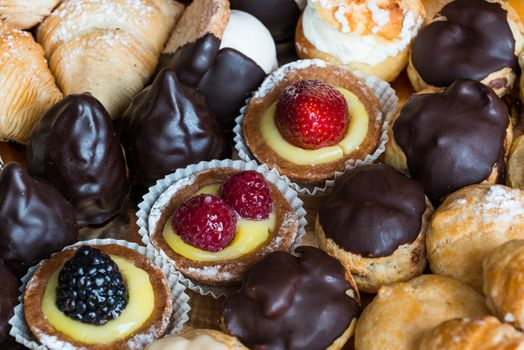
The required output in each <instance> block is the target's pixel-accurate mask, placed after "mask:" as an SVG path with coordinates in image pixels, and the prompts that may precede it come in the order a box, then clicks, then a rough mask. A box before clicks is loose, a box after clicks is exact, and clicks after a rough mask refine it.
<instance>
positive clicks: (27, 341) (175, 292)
mask: <svg viewBox="0 0 524 350" xmlns="http://www.w3.org/2000/svg"><path fill="white" fill-rule="evenodd" d="M108 244H117V245H120V246H123V247H126V248H129V249H132V250H134V251H136V252H138V253H140V254H142V255H144V256H145V257H147V258H148V259H149V260H151V261H152V262H153V263H154V264H155V265H156V266H157V267H158V268H160V270H162V272H163V273H164V275H165V276H166V278H167V284H168V285H169V287H170V289H171V297H172V300H173V313H172V314H171V319H170V324H169V326H168V327H167V330H166V335H167V334H169V335H174V334H175V333H177V332H179V331H180V330H181V329H182V327H183V326H184V324H185V323H186V322H187V321H188V320H189V311H190V309H191V308H190V307H189V296H188V295H187V294H186V293H185V289H186V288H185V286H184V285H183V284H181V283H180V279H181V277H182V276H181V274H180V273H179V272H178V271H176V270H175V269H174V268H173V266H172V265H171V263H170V262H169V261H168V260H167V259H166V257H165V256H163V255H162V254H159V253H158V252H157V251H156V250H155V249H153V248H152V247H144V246H141V245H138V244H136V243H131V242H127V241H122V240H115V239H92V240H88V241H81V242H78V243H75V244H72V245H70V246H67V247H65V248H64V249H63V250H66V249H68V248H71V247H75V246H79V245H108ZM44 262H45V261H42V262H40V263H39V264H38V265H36V266H33V267H31V268H30V269H29V270H28V271H27V274H26V275H25V276H24V277H22V286H21V287H20V292H21V293H20V296H19V298H18V299H19V302H20V303H19V304H18V305H17V306H16V307H15V312H14V315H13V317H12V318H11V319H10V320H9V324H10V325H11V331H10V333H9V334H10V335H11V336H12V337H13V338H15V340H16V341H17V342H18V343H20V344H22V345H24V346H25V347H27V348H29V349H33V350H37V349H38V350H48V349H49V348H48V347H46V346H44V345H42V344H40V343H39V342H38V340H37V339H36V338H35V337H34V336H33V334H32V333H31V331H30V330H29V327H28V325H27V323H26V321H25V314H24V307H23V304H22V301H23V295H24V291H25V288H26V286H27V283H28V282H29V280H30V279H31V277H32V276H33V274H34V273H35V271H36V269H37V268H38V267H39V266H41V265H42V264H43V263H44ZM147 340H148V341H149V339H147ZM150 340H151V341H153V340H154V339H150ZM59 348H60V349H64V350H69V349H70V350H73V349H77V347H75V346H64V345H63V344H61V345H60V346H59Z"/></svg>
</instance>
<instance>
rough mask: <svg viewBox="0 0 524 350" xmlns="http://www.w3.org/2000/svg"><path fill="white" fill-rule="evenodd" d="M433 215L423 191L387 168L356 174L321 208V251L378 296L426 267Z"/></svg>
mask: <svg viewBox="0 0 524 350" xmlns="http://www.w3.org/2000/svg"><path fill="white" fill-rule="evenodd" d="M432 212H433V210H432V206H431V203H430V202H429V200H427V199H426V197H425V196H424V189H423V188H422V186H421V185H420V184H419V183H418V182H416V181H414V180H411V179H408V178H407V177H405V176H404V175H402V174H401V173H399V172H397V171H396V170H395V169H393V168H392V167H390V166H387V165H366V166H362V167H359V168H356V169H354V170H352V171H350V172H348V173H346V174H345V175H343V176H342V177H340V178H339V179H338V180H337V183H336V185H335V187H334V188H333V192H332V193H331V194H330V195H329V196H328V198H327V199H326V200H325V201H324V202H323V203H321V204H320V208H319V212H318V216H317V221H316V226H315V232H316V234H317V239H318V242H319V245H320V247H321V248H322V249H324V250H325V251H327V252H328V253H329V254H331V255H333V256H335V257H337V258H338V259H339V260H340V261H341V262H342V263H343V264H344V266H345V267H346V268H347V269H348V270H349V271H350V272H351V274H352V275H353V277H354V278H355V281H356V283H357V286H358V289H359V291H364V292H369V293H376V292H377V290H378V289H379V288H380V287H381V286H383V285H386V284H390V283H393V282H399V281H405V280H409V279H411V278H413V277H415V276H417V275H420V274H421V273H422V271H423V270H424V267H425V266H426V254H425V245H426V229H427V226H428V222H429V217H430V215H431V213H432Z"/></svg>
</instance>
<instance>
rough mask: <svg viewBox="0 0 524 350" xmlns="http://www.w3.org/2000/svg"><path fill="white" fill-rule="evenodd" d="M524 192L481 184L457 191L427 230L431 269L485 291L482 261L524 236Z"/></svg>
mask: <svg viewBox="0 0 524 350" xmlns="http://www.w3.org/2000/svg"><path fill="white" fill-rule="evenodd" d="M523 232H524V193H523V192H522V191H520V190H518V189H511V188H509V187H506V186H502V185H489V184H480V185H473V186H468V187H466V188H463V189H461V190H459V191H457V192H455V193H453V194H451V195H450V196H449V197H448V198H447V199H446V200H445V201H444V203H442V205H441V206H440V207H439V208H438V209H437V210H436V211H435V214H434V215H433V218H432V219H431V223H430V226H429V229H428V232H427V238H426V249H427V254H428V260H429V263H430V266H431V271H433V273H437V274H440V275H446V276H451V277H454V278H456V279H458V280H461V281H462V282H464V283H467V284H469V285H470V286H472V287H474V288H475V289H477V290H479V291H480V290H482V262H483V261H484V259H485V258H487V257H488V256H489V255H490V254H491V252H492V251H493V250H494V249H495V248H496V247H498V246H499V245H501V244H503V243H505V242H507V241H509V240H512V239H521V238H524V234H523Z"/></svg>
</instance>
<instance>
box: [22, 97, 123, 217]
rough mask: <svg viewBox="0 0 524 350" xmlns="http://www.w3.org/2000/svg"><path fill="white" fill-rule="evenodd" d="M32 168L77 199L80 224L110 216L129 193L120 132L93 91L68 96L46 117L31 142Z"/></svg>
mask: <svg viewBox="0 0 524 350" xmlns="http://www.w3.org/2000/svg"><path fill="white" fill-rule="evenodd" d="M27 168H28V170H29V173H30V174H31V175H33V176H39V177H41V178H43V179H46V180H47V181H49V182H50V183H51V184H52V185H54V186H55V187H56V188H57V189H58V190H59V191H60V192H61V193H62V194H63V196H64V197H65V198H66V199H67V200H69V201H70V202H71V203H72V204H73V207H74V209H75V214H76V221H77V222H78V223H79V224H90V225H91V224H101V223H103V222H105V221H107V220H108V219H110V218H111V217H113V216H114V215H116V214H117V213H118V211H119V210H120V206H121V204H122V200H123V199H124V197H125V196H126V195H127V178H126V165H125V161H124V154H123V152H122V148H121V147H120V143H119V141H118V136H117V135H116V133H115V131H114V130H113V124H112V123H111V119H110V118H109V115H108V113H107V111H106V110H105V108H104V106H102V104H101V103H100V102H99V101H98V100H97V99H96V98H94V97H93V96H91V94H89V93H84V94H81V95H69V96H66V97H65V98H64V99H63V100H61V101H60V102H58V103H57V104H55V105H54V106H53V107H52V108H51V109H50V110H49V111H48V112H47V113H46V114H45V115H44V116H43V117H42V119H41V120H40V122H39V124H38V125H37V127H36V128H35V130H34V132H33V135H32V136H31V140H30V142H29V145H28V146H27Z"/></svg>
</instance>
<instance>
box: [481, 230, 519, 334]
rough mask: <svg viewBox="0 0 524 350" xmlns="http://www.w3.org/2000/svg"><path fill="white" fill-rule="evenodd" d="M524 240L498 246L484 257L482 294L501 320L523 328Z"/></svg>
mask: <svg viewBox="0 0 524 350" xmlns="http://www.w3.org/2000/svg"><path fill="white" fill-rule="evenodd" d="M523 262H524V240H520V239H519V240H511V241H509V242H506V243H504V244H503V245H501V246H499V247H497V248H496V249H495V250H493V252H492V253H491V254H489V255H488V257H487V258H486V259H485V260H484V264H483V277H484V278H483V281H484V286H483V290H484V294H485V295H486V297H487V301H488V306H489V308H490V309H491V311H493V313H494V314H495V315H496V316H497V317H498V318H499V319H500V320H502V321H504V322H507V323H510V324H512V325H513V326H515V327H517V328H519V329H524V301H523V300H522V294H523V293H524V282H523V281H524V268H523V266H524V265H523Z"/></svg>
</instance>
